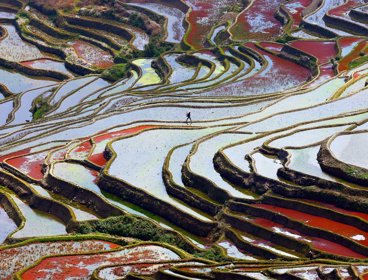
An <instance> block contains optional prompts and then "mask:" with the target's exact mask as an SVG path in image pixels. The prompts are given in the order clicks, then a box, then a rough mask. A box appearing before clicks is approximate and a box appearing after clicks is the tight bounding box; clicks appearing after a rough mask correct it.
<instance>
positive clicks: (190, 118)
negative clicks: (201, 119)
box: [185, 112, 192, 124]
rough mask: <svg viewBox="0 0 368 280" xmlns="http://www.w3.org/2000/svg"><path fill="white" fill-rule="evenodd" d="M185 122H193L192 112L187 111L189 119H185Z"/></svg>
mask: <svg viewBox="0 0 368 280" xmlns="http://www.w3.org/2000/svg"><path fill="white" fill-rule="evenodd" d="M185 123H186V124H192V117H191V113H190V112H188V113H187V119H186V120H185Z"/></svg>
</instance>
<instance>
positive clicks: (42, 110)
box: [31, 96, 51, 120]
mask: <svg viewBox="0 0 368 280" xmlns="http://www.w3.org/2000/svg"><path fill="white" fill-rule="evenodd" d="M50 109H51V106H50V104H49V103H48V102H47V100H46V99H44V98H43V97H41V96H40V97H37V98H36V99H35V101H34V105H33V108H32V109H31V112H32V113H33V120H38V119H41V118H43V116H45V115H46V113H47V112H48V111H50Z"/></svg>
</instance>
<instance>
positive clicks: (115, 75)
mask: <svg viewBox="0 0 368 280" xmlns="http://www.w3.org/2000/svg"><path fill="white" fill-rule="evenodd" d="M129 70H130V64H125V63H120V64H116V65H113V66H111V67H110V68H109V69H106V70H105V71H103V72H102V74H101V77H102V78H103V79H105V80H108V81H112V82H115V81H117V80H120V79H122V78H124V77H125V76H126V75H127V73H129Z"/></svg>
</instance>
